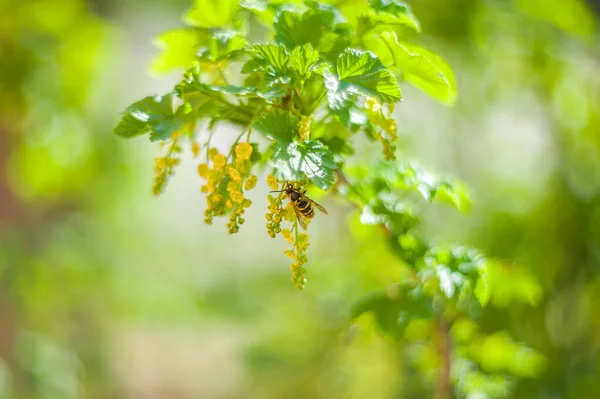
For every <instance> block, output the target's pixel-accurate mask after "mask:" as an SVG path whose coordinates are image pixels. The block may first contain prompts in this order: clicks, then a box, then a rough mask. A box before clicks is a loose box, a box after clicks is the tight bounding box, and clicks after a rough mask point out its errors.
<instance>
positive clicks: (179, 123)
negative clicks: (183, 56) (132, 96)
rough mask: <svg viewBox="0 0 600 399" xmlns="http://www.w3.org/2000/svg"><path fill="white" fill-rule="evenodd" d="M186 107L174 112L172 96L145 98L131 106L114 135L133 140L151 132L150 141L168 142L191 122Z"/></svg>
mask: <svg viewBox="0 0 600 399" xmlns="http://www.w3.org/2000/svg"><path fill="white" fill-rule="evenodd" d="M186 116H187V112H186V110H185V108H184V107H180V109H178V112H177V113H174V112H173V103H172V95H171V94H166V95H163V96H154V97H145V98H143V99H142V100H140V101H138V102H136V103H134V104H132V105H130V106H129V107H127V109H126V110H125V113H124V114H123V117H122V119H121V121H120V122H119V124H118V125H117V127H116V128H115V130H114V133H115V134H116V135H118V136H120V137H125V138H131V137H135V136H139V135H142V134H146V133H148V132H150V140H151V141H157V140H166V139H168V138H170V137H171V135H172V134H173V133H175V132H176V131H178V130H180V129H181V128H182V127H183V126H184V125H185V124H186V123H190V120H189V119H188V118H187V117H186Z"/></svg>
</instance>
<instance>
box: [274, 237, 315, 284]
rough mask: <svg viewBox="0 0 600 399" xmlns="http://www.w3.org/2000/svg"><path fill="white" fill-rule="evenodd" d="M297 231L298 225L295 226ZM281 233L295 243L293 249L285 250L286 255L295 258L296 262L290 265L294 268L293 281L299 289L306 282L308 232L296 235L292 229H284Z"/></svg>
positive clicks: (287, 239)
mask: <svg viewBox="0 0 600 399" xmlns="http://www.w3.org/2000/svg"><path fill="white" fill-rule="evenodd" d="M295 231H296V232H298V227H297V226H296V227H295ZM281 235H282V236H283V237H284V238H285V239H286V241H287V242H289V243H290V244H292V245H293V247H292V249H289V250H287V251H284V253H285V255H286V256H287V257H289V258H291V259H293V260H294V263H292V264H291V265H290V269H291V270H292V281H293V282H294V285H295V286H296V288H298V289H299V290H301V289H303V288H304V285H305V284H306V277H305V276H306V269H305V268H304V264H305V263H306V261H307V260H308V258H307V257H306V249H307V248H308V246H309V243H308V234H306V233H300V234H297V235H296V236H295V237H294V235H293V233H292V230H290V229H283V231H282V232H281Z"/></svg>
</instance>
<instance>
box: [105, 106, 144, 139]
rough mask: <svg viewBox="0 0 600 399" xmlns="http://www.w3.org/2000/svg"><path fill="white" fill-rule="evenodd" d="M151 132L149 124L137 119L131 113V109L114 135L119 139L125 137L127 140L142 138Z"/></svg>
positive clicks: (125, 114) (122, 118) (114, 131)
mask: <svg viewBox="0 0 600 399" xmlns="http://www.w3.org/2000/svg"><path fill="white" fill-rule="evenodd" d="M149 131H150V127H149V126H148V124H147V123H146V122H145V121H143V120H140V119H137V118H136V117H135V116H133V115H132V114H131V113H130V112H129V108H128V110H127V111H125V113H124V114H123V116H122V117H121V120H120V121H119V124H118V125H117V127H115V129H114V130H113V133H114V134H116V135H117V136H119V137H123V138H126V139H129V138H132V137H136V136H141V135H143V134H146V133H148V132H149Z"/></svg>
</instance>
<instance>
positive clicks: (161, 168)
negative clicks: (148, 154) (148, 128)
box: [152, 135, 182, 195]
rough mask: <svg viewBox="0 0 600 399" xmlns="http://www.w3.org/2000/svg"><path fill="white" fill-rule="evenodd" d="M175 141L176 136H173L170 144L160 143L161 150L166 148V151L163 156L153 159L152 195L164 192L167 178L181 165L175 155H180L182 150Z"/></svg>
mask: <svg viewBox="0 0 600 399" xmlns="http://www.w3.org/2000/svg"><path fill="white" fill-rule="evenodd" d="M177 139H178V135H173V138H172V139H171V141H170V143H166V142H162V143H160V147H161V149H163V148H165V147H167V151H166V153H165V155H164V156H162V157H157V158H155V159H154V182H153V184H152V193H153V194H154V195H158V194H160V193H162V192H163V191H164V189H165V186H166V184H167V180H168V178H169V176H171V175H173V173H175V171H174V168H175V166H177V165H179V164H180V163H181V159H180V158H179V157H178V156H177V155H178V154H181V152H182V149H181V146H180V145H179V143H178V140H177Z"/></svg>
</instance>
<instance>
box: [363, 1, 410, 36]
mask: <svg viewBox="0 0 600 399" xmlns="http://www.w3.org/2000/svg"><path fill="white" fill-rule="evenodd" d="M369 3H370V5H371V8H372V9H373V10H374V11H375V12H372V13H370V14H369V16H370V17H371V18H370V20H371V23H372V24H374V25H377V24H386V25H388V24H389V25H402V26H406V27H408V28H411V29H413V30H414V31H416V32H420V31H421V23H420V22H419V20H418V19H417V17H416V16H415V15H414V14H413V12H412V10H411V8H410V6H409V5H408V4H406V3H404V2H401V1H397V0H370V1H369Z"/></svg>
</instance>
